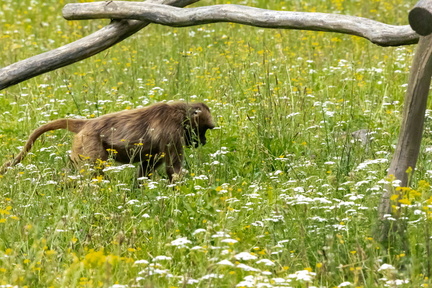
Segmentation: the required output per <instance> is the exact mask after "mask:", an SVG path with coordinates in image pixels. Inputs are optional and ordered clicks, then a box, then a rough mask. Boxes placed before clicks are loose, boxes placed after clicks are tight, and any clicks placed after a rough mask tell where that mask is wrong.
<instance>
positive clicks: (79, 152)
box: [70, 133, 108, 174]
mask: <svg viewBox="0 0 432 288" xmlns="http://www.w3.org/2000/svg"><path fill="white" fill-rule="evenodd" d="M70 158H71V160H72V162H73V163H74V165H75V166H76V167H77V169H79V170H81V169H82V168H85V166H87V165H88V164H91V165H93V166H94V168H96V169H97V170H99V173H97V174H102V173H101V172H102V169H103V168H104V163H105V161H107V160H108V151H106V149H105V148H104V146H103V143H102V139H101V137H100V136H99V135H92V134H82V133H78V134H76V135H75V137H74V140H73V144H72V153H71V155H70ZM86 164H87V165H86Z"/></svg>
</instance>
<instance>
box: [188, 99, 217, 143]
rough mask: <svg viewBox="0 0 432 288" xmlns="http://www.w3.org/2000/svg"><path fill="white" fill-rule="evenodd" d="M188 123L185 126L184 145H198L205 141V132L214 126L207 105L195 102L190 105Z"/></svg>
mask: <svg viewBox="0 0 432 288" xmlns="http://www.w3.org/2000/svg"><path fill="white" fill-rule="evenodd" d="M191 108H192V109H191V115H190V120H189V121H190V122H189V123H190V124H189V125H187V126H186V127H187V128H186V139H185V142H186V146H188V147H191V146H193V147H195V148H196V147H198V146H199V145H205V144H206V143H207V138H206V135H205V134H206V132H207V130H209V129H213V128H214V127H215V125H214V122H213V118H212V116H211V114H210V109H209V108H208V107H207V105H205V104H202V103H196V104H192V105H191Z"/></svg>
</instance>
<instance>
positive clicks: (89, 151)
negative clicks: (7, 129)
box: [0, 102, 214, 181]
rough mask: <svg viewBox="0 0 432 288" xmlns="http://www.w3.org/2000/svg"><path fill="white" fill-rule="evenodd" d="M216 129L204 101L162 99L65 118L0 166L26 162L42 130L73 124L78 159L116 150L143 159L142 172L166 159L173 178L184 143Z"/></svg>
mask: <svg viewBox="0 0 432 288" xmlns="http://www.w3.org/2000/svg"><path fill="white" fill-rule="evenodd" d="M213 128H214V123H213V119H212V116H211V114H210V110H209V108H208V107H207V105H205V104H203V103H183V102H174V103H169V104H166V103H157V104H154V105H151V106H148V107H144V108H139V109H134V110H126V111H121V112H117V113H111V114H107V115H103V116H101V117H98V118H95V119H88V120H82V119H59V120H55V121H52V122H49V123H47V124H45V125H42V126H41V127H39V128H37V129H36V130H35V131H33V133H32V134H31V135H30V137H29V139H28V141H27V143H26V144H25V146H24V148H23V149H22V151H21V152H20V153H19V154H18V155H17V156H16V157H15V158H14V159H13V160H11V161H9V162H6V163H5V164H4V165H3V166H2V167H1V168H0V174H3V173H4V172H5V171H6V170H7V168H8V167H10V166H13V165H16V164H17V163H19V162H21V160H22V159H23V158H24V157H25V155H26V154H27V152H28V151H29V150H30V149H31V147H32V146H33V143H34V142H35V141H36V139H37V138H38V137H39V136H40V135H42V134H43V133H45V132H47V131H50V130H56V129H67V130H69V131H71V132H73V133H76V135H75V137H74V140H73V144H72V153H71V159H72V161H74V162H75V163H79V162H81V161H82V160H90V161H93V162H94V161H96V160H97V159H100V160H103V161H106V160H107V159H108V157H109V156H110V155H112V156H113V158H114V159H115V160H116V161H118V162H120V163H135V162H140V163H141V165H140V169H139V173H138V176H139V177H141V176H148V175H149V174H150V173H152V172H153V171H154V170H155V169H156V168H157V167H158V166H160V165H161V164H162V163H165V164H166V172H167V174H168V177H169V179H170V181H173V179H174V178H175V176H176V175H179V173H180V171H181V167H182V162H183V147H184V146H195V147H197V146H198V145H199V144H202V145H204V144H205V143H206V137H205V133H206V131H207V130H208V129H213Z"/></svg>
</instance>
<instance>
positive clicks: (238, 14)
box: [63, 1, 419, 46]
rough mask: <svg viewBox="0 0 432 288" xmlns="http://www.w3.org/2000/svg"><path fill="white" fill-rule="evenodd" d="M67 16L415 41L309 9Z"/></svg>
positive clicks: (132, 5)
mask: <svg viewBox="0 0 432 288" xmlns="http://www.w3.org/2000/svg"><path fill="white" fill-rule="evenodd" d="M63 16H64V17H65V18H66V19H68V20H82V19H98V18H112V19H139V20H147V21H150V22H153V23H158V24H162V25H168V26H176V27H184V26H192V25H200V24H207V23H216V22H234V23H239V24H245V25H251V26H257V27H264V28H283V29H301V30H314V31H326V32H338V33H344V34H351V35H356V36H360V37H363V38H366V39H368V40H369V41H371V42H372V43H375V44H378V45H381V46H399V45H407V44H414V43H417V42H418V39H419V36H418V35H417V34H416V33H415V32H414V31H413V30H412V29H411V27H410V26H409V25H403V26H396V25H388V24H384V23H381V22H378V21H374V20H370V19H367V18H362V17H355V16H348V15H339V14H327V13H309V12H288V11H273V10H266V9H260V8H253V7H248V6H241V5H232V4H225V5H214V6H205V7H196V8H186V9H183V8H175V7H169V6H166V5H158V4H150V3H140V2H123V1H112V2H109V3H107V2H93V3H72V4H67V5H65V7H64V8H63Z"/></svg>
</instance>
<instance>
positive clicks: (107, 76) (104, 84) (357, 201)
mask: <svg viewBox="0 0 432 288" xmlns="http://www.w3.org/2000/svg"><path fill="white" fill-rule="evenodd" d="M69 2H73V1H54V0H47V1H38V0H22V1H14V0H2V2H0V49H1V50H2V53H1V54H0V66H2V67H3V66H6V65H9V64H12V63H14V62H16V61H19V60H22V59H25V58H27V57H30V56H33V55H36V54H39V53H42V52H44V51H48V50H50V49H53V48H56V47H59V46H61V45H64V44H67V43H69V42H71V41H73V40H76V39H79V38H81V37H83V36H85V35H88V34H90V33H92V32H93V31H95V30H97V29H98V28H100V27H103V26H104V25H106V24H107V23H108V20H100V21H99V20H94V21H70V22H68V21H65V20H64V19H63V18H62V17H61V9H62V7H63V6H64V4H66V3H69ZM415 2H416V1H402V0H385V1H378V0H370V1H348V0H347V1H344V0H324V1H322V0H308V1H299V0H296V1H265V0H246V1H240V2H235V3H236V4H245V5H250V6H254V7H262V8H268V9H274V10H292V11H316V12H328V13H342V14H349V15H356V16H363V17H368V18H372V19H376V20H379V21H383V22H386V23H389V24H407V13H408V11H409V9H410V8H411V7H412V6H413V5H414V4H415ZM216 3H218V4H219V3H227V2H224V1H222V0H218V1H202V3H198V4H197V5H211V4H216ZM414 49H415V46H414V45H413V46H405V47H394V48H382V47H378V46H375V45H373V44H371V43H369V42H367V41H366V40H364V39H361V38H357V37H353V36H346V35H342V34H334V33H322V32H306V31H290V30H277V29H275V30H270V29H268V30H266V29H259V28H253V27H247V26H241V25H236V24H229V23H220V24H211V25H205V26H199V27H190V28H170V27H164V26H157V25H150V26H149V27H147V28H145V29H143V30H142V31H140V32H139V33H137V34H136V35H134V36H133V37H131V38H130V39H127V40H125V41H123V42H122V43H120V44H118V45H117V46H115V47H113V48H111V49H110V50H108V51H105V52H103V53H100V54H99V55H96V56H95V57H92V58H89V59H87V60H84V61H81V62H79V63H76V64H74V65H71V66H68V67H65V68H62V69H59V70H56V71H53V72H50V73H47V74H44V75H42V76H39V77H36V78H33V79H31V80H28V81H25V82H23V83H21V84H19V85H16V86H14V87H10V88H7V89H5V90H3V91H0V139H1V140H0V155H1V158H0V162H3V161H6V160H7V159H9V158H10V157H12V155H14V154H16V153H17V152H18V151H19V147H20V146H22V145H23V143H24V141H25V140H26V138H27V137H28V135H29V133H30V132H31V131H32V130H33V129H35V128H36V127H37V126H38V125H40V124H42V123H46V122H47V121H50V120H53V119H57V118H61V117H85V118H93V117H97V116H99V115H102V114H106V113H109V112H113V111H120V110H123V109H132V108H136V107H141V106H144V105H147V104H150V103H154V102H159V101H168V100H179V99H183V100H185V101H204V102H206V103H207V104H208V105H209V106H210V107H211V109H212V111H213V115H214V116H215V119H216V120H217V126H218V129H215V130H213V131H210V132H209V133H208V136H209V137H208V142H209V143H208V144H207V145H206V146H204V147H200V148H198V149H188V150H187V151H186V152H187V161H186V162H187V163H186V168H187V170H188V171H187V173H186V174H185V176H184V178H183V179H182V181H180V182H178V183H177V184H176V185H174V187H173V185H170V184H169V183H168V182H167V180H166V178H165V175H164V171H163V170H162V171H160V172H161V173H160V174H158V175H155V177H153V178H152V179H140V180H139V183H137V182H136V181H135V180H134V178H135V175H136V174H135V173H136V168H134V167H132V166H131V165H115V166H113V167H109V169H106V170H107V171H106V173H105V176H103V177H96V178H93V177H92V175H93V173H91V168H90V167H89V168H88V169H83V170H81V171H77V170H75V169H74V167H73V166H72V165H71V164H70V163H69V161H68V160H69V159H68V150H69V149H70V143H71V136H72V135H71V134H70V133H68V132H65V131H56V132H52V133H47V134H46V135H45V136H44V137H42V138H41V140H40V141H39V142H38V143H37V144H36V145H35V147H34V149H33V150H32V152H33V153H31V154H30V155H28V157H27V158H26V159H25V160H24V161H23V163H22V164H20V165H18V166H17V167H16V168H14V169H12V170H10V171H8V173H6V174H5V175H3V176H0V177H1V179H0V194H1V195H0V285H4V286H1V287H10V286H18V287H312V286H316V287H347V286H349V287H395V286H400V287H428V284H429V283H430V280H429V279H428V276H429V275H430V272H431V271H430V270H431V267H430V266H431V261H432V259H431V255H430V241H431V239H430V237H431V232H430V224H431V218H430V211H431V209H432V206H431V205H432V197H431V196H432V193H431V190H430V184H429V183H430V182H431V180H432V164H431V160H430V154H431V153H432V144H431V142H432V136H431V130H430V125H429V122H428V123H427V125H426V131H425V138H424V141H423V147H422V150H421V157H420V159H419V163H418V170H417V171H416V173H415V174H414V175H413V179H412V183H413V187H412V188H403V189H402V190H403V195H404V197H403V198H401V199H400V198H398V199H392V201H394V203H395V204H396V203H397V202H399V203H400V204H401V209H399V211H397V213H396V214H400V216H401V220H398V221H405V222H406V224H407V238H408V239H407V240H408V242H407V243H408V245H407V246H405V247H404V246H402V247H400V245H396V244H397V243H394V245H392V249H390V250H387V249H384V247H383V246H381V245H380V244H379V243H377V242H376V241H375V240H374V238H373V234H372V230H373V227H374V225H375V222H376V219H377V206H378V203H379V200H380V196H381V193H382V191H383V185H384V183H386V182H387V181H391V179H387V178H386V169H387V168H388V166H389V160H390V159H391V157H392V153H393V150H394V146H395V143H396V141H397V136H398V131H399V125H400V120H401V119H400V116H401V112H402V104H403V98H404V93H405V90H406V83H407V79H408V73H409V68H410V63H411V60H412V55H413V52H414ZM427 113H428V116H429V114H430V111H429V110H428V112H427ZM361 129H367V132H368V133H367V139H365V138H362V137H359V136H358V135H361V134H362V133H363V132H364V131H366V130H361ZM359 130H360V131H359ZM355 131H357V132H356V133H354V137H353V136H352V133H353V132H355ZM96 169H97V167H96ZM396 206H397V205H395V207H396ZM395 209H396V208H395Z"/></svg>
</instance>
